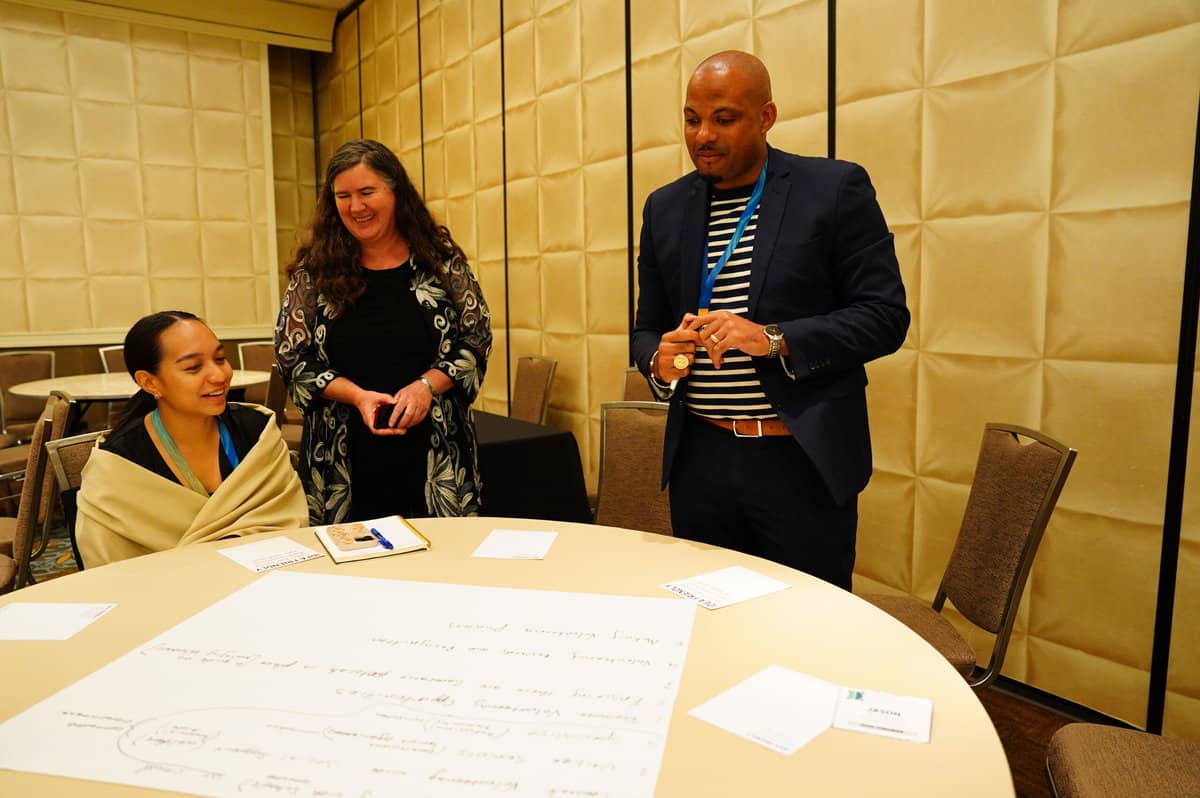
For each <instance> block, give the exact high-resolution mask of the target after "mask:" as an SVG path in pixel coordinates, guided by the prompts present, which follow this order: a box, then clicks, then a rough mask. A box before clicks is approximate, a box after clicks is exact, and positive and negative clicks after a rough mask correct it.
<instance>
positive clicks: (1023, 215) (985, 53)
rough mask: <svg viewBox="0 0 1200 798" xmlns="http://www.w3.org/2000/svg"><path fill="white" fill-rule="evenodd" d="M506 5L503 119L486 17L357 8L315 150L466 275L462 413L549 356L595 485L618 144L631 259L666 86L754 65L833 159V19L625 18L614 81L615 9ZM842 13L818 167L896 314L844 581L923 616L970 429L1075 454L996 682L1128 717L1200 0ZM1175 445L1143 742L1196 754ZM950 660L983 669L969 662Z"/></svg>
mask: <svg viewBox="0 0 1200 798" xmlns="http://www.w3.org/2000/svg"><path fill="white" fill-rule="evenodd" d="M502 8H503V15H504V21H503V31H504V34H503V36H504V54H505V67H504V70H503V72H502V74H503V77H504V83H503V90H504V94H503V101H502V100H501V96H500V91H501V87H500V86H499V85H497V84H498V76H499V75H500V74H501V71H500V68H499V54H498V49H499V48H498V39H499V37H500V34H499V31H500V29H501V24H500V19H499V11H498V8H497V3H494V2H467V0H443V2H440V3H439V2H430V0H422V2H421V3H420V7H419V10H418V9H417V8H416V4H415V3H410V2H401V3H385V2H380V0H367V2H366V3H364V4H363V5H362V6H361V7H360V9H359V12H358V14H357V15H355V16H353V17H351V18H348V19H347V20H346V21H345V22H344V23H343V24H342V26H341V28H340V29H339V32H338V40H337V43H336V46H335V51H334V55H333V57H332V58H331V59H330V60H329V61H328V62H327V63H325V64H324V65H323V67H322V72H321V74H322V82H321V87H320V88H319V95H320V107H321V109H322V116H321V129H322V133H321V149H322V151H323V152H326V153H327V152H328V151H330V150H331V148H332V147H333V146H336V143H337V142H338V141H340V140H342V139H343V138H345V137H350V136H356V135H358V134H359V129H360V124H361V126H362V129H363V130H364V131H365V132H366V133H367V135H377V136H378V137H380V138H382V139H383V140H384V141H387V142H388V143H390V144H392V145H393V146H394V147H396V148H397V149H398V151H400V152H401V153H402V155H403V157H404V159H405V161H406V163H409V164H411V165H412V170H413V171H414V173H415V174H421V175H423V177H424V179H425V190H426V193H427V196H428V197H429V199H430V202H431V204H432V205H433V207H434V208H435V209H437V210H438V211H439V212H440V213H441V214H443V218H444V219H445V220H446V221H447V223H448V224H450V226H451V227H452V228H453V229H454V231H455V234H456V236H458V237H459V239H460V241H462V242H463V243H464V246H466V247H467V250H468V252H469V253H470V254H471V255H472V256H473V258H474V260H475V262H476V265H477V268H478V270H479V272H480V274H481V277H482V278H483V280H484V286H485V290H486V291H487V293H488V298H489V300H490V301H491V303H492V306H493V308H494V309H496V311H497V316H496V320H497V326H498V327H503V326H504V324H505V322H506V321H507V324H508V327H509V330H510V334H511V340H505V339H503V338H501V339H499V340H498V342H499V343H500V344H501V346H499V347H498V348H497V354H496V356H495V362H496V366H497V367H496V368H494V370H493V372H492V376H490V377H489V384H488V386H487V389H486V391H485V399H484V402H485V406H490V407H498V406H500V407H502V403H503V401H504V396H505V389H504V381H503V379H501V377H500V376H499V375H501V374H502V371H501V369H502V368H503V366H502V363H503V361H504V359H505V358H506V356H515V355H519V354H525V353H541V354H549V355H551V356H553V357H556V358H558V360H559V374H560V375H561V376H560V379H559V381H558V382H557V383H556V386H555V390H554V394H553V396H552V400H551V403H552V418H551V420H552V422H553V423H556V424H559V425H562V426H567V427H569V428H571V429H573V430H574V431H575V433H576V435H577V437H578V438H579V440H580V444H581V448H582V450H583V452H584V456H585V458H586V460H587V461H588V462H589V463H590V464H591V467H592V468H593V469H594V465H595V462H596V457H597V454H598V452H597V433H598V421H597V418H598V408H599V405H600V403H602V402H604V401H609V400H612V399H616V398H619V392H620V387H619V385H620V377H619V375H620V372H621V370H622V369H623V368H624V366H625V365H626V350H625V343H624V335H625V333H626V330H627V324H628V321H627V318H628V304H627V300H626V291H627V290H628V283H627V279H626V272H625V267H624V263H625V257H626V249H625V236H626V230H625V218H626V214H627V212H628V211H629V210H630V208H629V206H628V205H627V203H626V202H625V200H624V190H625V186H624V174H623V172H624V156H625V140H624V139H625V134H626V123H627V121H628V131H629V135H630V138H631V141H632V156H633V205H632V210H633V218H634V225H635V229H634V231H633V232H634V240H636V234H637V230H636V225H637V224H638V220H639V218H640V207H641V203H642V201H643V200H644V198H645V196H646V195H647V194H648V193H649V191H650V190H652V189H653V188H654V187H656V186H657V185H660V184H662V183H664V182H666V181H668V180H671V179H673V178H675V177H677V176H678V175H680V174H682V173H683V172H685V171H687V170H688V169H690V165H689V163H688V159H687V155H686V152H685V151H684V148H683V144H682V130H681V124H680V123H681V114H680V109H681V105H682V97H683V89H684V86H685V83H686V80H687V77H688V75H689V74H690V72H691V70H692V68H693V67H694V65H695V64H696V63H697V62H698V61H699V60H700V59H701V58H703V57H704V56H705V55H707V54H709V53H711V52H714V51H716V50H719V49H724V48H728V47H737V48H742V49H747V50H751V51H753V52H755V53H757V54H758V55H760V56H761V57H762V58H763V59H764V60H765V61H766V63H767V65H768V67H769V68H770V69H771V71H772V74H773V77H774V88H775V98H776V101H777V103H778V105H779V110H780V121H779V123H778V125H777V126H776V128H775V130H774V132H773V134H772V137H771V138H772V142H773V143H774V144H775V145H776V146H780V147H783V148H785V149H789V150H793V151H797V152H803V153H808V154H816V155H823V154H826V153H827V151H828V145H829V142H828V141H827V132H826V131H827V129H828V128H827V126H828V118H827V113H826V112H827V110H828V109H827V96H828V95H827V91H828V89H827V87H828V83H827V74H826V73H827V69H826V64H827V59H828V53H827V48H826V41H827V39H826V32H827V28H826V24H827V12H828V8H827V5H826V3H825V2H824V0H812V1H810V2H783V1H782V0H734V1H731V2H723V3H719V4H718V3H708V2H693V1H692V0H678V2H661V3H659V2H655V3H650V2H632V3H631V4H630V14H631V29H632V41H631V55H630V59H629V61H628V63H627V62H626V60H625V55H624V42H623V35H622V30H621V25H622V23H623V18H622V15H623V13H624V9H623V4H619V3H615V2H599V1H596V2H593V0H587V1H586V2H571V1H570V0H564V1H561V2H538V3H532V2H525V3H517V2H504V3H503V4H502ZM837 17H838V25H837V38H836V44H837V59H836V65H837V75H836V103H837V107H836V135H835V140H834V142H833V145H834V148H835V149H836V154H837V155H838V156H839V157H843V158H847V159H850V160H855V161H858V162H861V163H863V164H864V165H865V166H866V167H867V169H868V170H869V171H870V173H871V175H872V177H873V179H874V181H875V184H876V186H877V189H878V192H879V197H880V201H881V203H882V205H883V208H884V211H885V214H886V215H887V218H888V220H889V223H890V225H891V226H892V228H893V230H894V232H895V234H896V241H897V248H898V251H899V253H900V259H901V264H902V267H903V270H904V275H905V279H906V283H907V286H908V289H909V302H910V306H911V308H912V310H913V325H912V328H911V331H910V334H909V337H908V341H907V342H906V344H905V346H904V347H903V349H902V350H901V351H900V352H898V353H897V354H895V355H892V356H890V357H888V358H885V359H883V360H881V361H879V362H877V363H874V364H872V365H871V367H870V369H869V371H870V377H871V380H872V385H871V388H870V389H869V395H870V402H871V413H872V435H873V438H874V443H875V453H876V471H875V476H874V478H873V480H872V483H871V486H870V487H869V488H868V490H867V492H866V493H865V494H864V496H863V498H862V502H861V505H860V507H861V515H862V522H861V525H860V533H859V561H858V569H857V575H856V585H857V589H859V590H862V591H885V592H886V591H891V592H900V593H912V594H915V595H918V596H921V597H923V598H926V599H929V598H932V596H933V593H934V591H935V590H936V587H937V583H938V580H939V578H940V576H941V573H942V571H943V569H944V567H945V563H946V560H947V558H948V556H949V553H950V549H951V547H952V545H953V541H954V537H955V535H956V532H957V527H958V522H959V520H960V518H961V515H962V511H963V507H964V505H965V502H966V497H967V492H968V490H969V486H970V480H971V476H972V472H973V468H974V462H975V457H976V454H977V451H978V446H979V442H980V438H981V435H982V429H983V425H984V423H986V422H988V421H1008V422H1013V423H1018V424H1022V425H1025V426H1029V427H1034V428H1037V429H1041V430H1043V431H1044V432H1046V433H1047V434H1050V435H1052V436H1054V437H1057V438H1059V439H1061V440H1063V441H1064V442H1067V443H1069V444H1070V445H1072V446H1074V447H1076V448H1077V449H1079V450H1080V453H1081V454H1080V457H1079V460H1078V461H1077V463H1076V466H1075V470H1074V472H1073V474H1072V476H1071V478H1070V480H1069V482H1068V484H1067V488H1066V490H1065V492H1064V493H1063V495H1062V498H1061V500H1060V502H1059V506H1058V510H1057V511H1056V513H1055V515H1054V517H1053V519H1052V521H1051V524H1050V527H1049V529H1048V531H1047V534H1046V537H1045V540H1044V542H1043V544H1042V549H1041V552H1040V553H1039V556H1038V560H1037V563H1036V565H1035V567H1034V571H1033V575H1032V577H1031V580H1030V584H1029V588H1028V590H1027V594H1026V595H1025V597H1024V599H1023V602H1022V605H1021V615H1020V618H1019V620H1018V622H1017V627H1016V631H1015V633H1014V637H1013V642H1012V645H1011V647H1010V650H1009V655H1008V660H1007V665H1006V669H1005V672H1006V674H1007V675H1009V676H1011V677H1012V678H1014V679H1018V680H1021V681H1024V682H1027V683H1029V684H1031V685H1034V686H1035V687H1038V688H1041V689H1043V690H1046V691H1048V692H1051V693H1054V694H1057V695H1061V696H1064V697H1066V698H1068V699H1070V700H1073V701H1076V702H1079V703H1081V704H1084V705H1087V706H1091V707H1094V708H1096V709H1099V710H1100V711H1103V712H1106V713H1109V714H1111V715H1114V716H1117V717H1120V718H1123V719H1125V720H1128V721H1130V722H1132V723H1134V724H1138V725H1141V724H1144V723H1145V717H1146V715H1145V712H1146V702H1147V690H1148V681H1149V676H1148V674H1149V667H1150V656H1151V636H1152V631H1153V624H1154V616H1155V606H1156V586H1157V578H1158V560H1159V548H1160V541H1161V525H1162V520H1163V512H1164V496H1165V492H1166V472H1167V455H1168V448H1169V445H1170V433H1171V408H1172V396H1173V391H1174V381H1175V363H1176V354H1177V349H1178V336H1179V333H1178V330H1179V318H1180V301H1181V289H1182V275H1183V264H1184V248H1185V243H1186V235H1187V218H1188V210H1189V204H1188V198H1189V190H1190V185H1191V164H1192V159H1193V153H1194V145H1195V134H1196V108H1197V93H1198V88H1200V6H1197V5H1196V4H1194V3H1190V2H1169V1H1167V0H1158V1H1155V2H1142V3H1138V4H1136V5H1130V4H1128V3H1125V2H1118V0H1111V1H1109V2H1086V3H1085V2H1075V1H1073V0H1060V1H1059V2H1050V1H1049V0H1047V1H1046V2H1037V3H1016V4H1014V3H970V4H966V3H961V2H957V1H956V0H894V2H888V3H877V2H871V0H842V2H840V3H838V14H837ZM418 20H419V21H418ZM418 30H419V32H420V37H419V39H420V47H419V48H418V36H417V35H416V34H417V32H418ZM360 37H361V52H362V53H363V55H362V60H361V64H362V68H361V70H360V69H359V56H358V52H359V41H360ZM418 50H419V53H418ZM368 65H370V66H368ZM626 70H628V72H629V75H630V78H631V83H632V114H631V115H630V118H629V120H626V119H625V115H624V100H625V97H624V87H623V83H624V79H625V73H626ZM360 72H361V75H362V78H361V83H360V81H359V78H358V75H359V74H360ZM360 89H361V91H362V114H361V117H360V114H359V104H358V96H359V91H360ZM501 109H503V113H504V119H505V122H506V125H507V149H504V148H502V147H501V145H500V143H499V132H498V130H497V116H498V115H499V114H500V113H501ZM422 110H423V111H424V118H423V123H422ZM422 124H423V129H422ZM505 157H506V158H507V169H506V170H501V169H500V168H499V167H500V164H502V163H504V161H503V160H502V159H503V158H505ZM505 188H507V205H505V204H504V189H505ZM505 211H507V216H505ZM505 237H507V242H508V260H507V269H505V262H504V249H503V244H504V241H505ZM472 246H473V247H474V249H472ZM505 290H507V292H508V297H509V303H508V308H507V312H506V311H505V310H504V309H503V301H502V297H503V295H504V292H505ZM505 344H507V348H506V347H505ZM1193 416H1194V418H1195V414H1193ZM1198 441H1200V419H1198V420H1197V421H1196V422H1194V423H1193V424H1192V440H1191V442H1190V443H1191V446H1190V450H1191V452H1192V453H1193V458H1192V459H1193V468H1192V470H1191V471H1192V476H1191V477H1190V479H1189V480H1188V484H1187V490H1186V492H1185V506H1184V517H1183V544H1182V548H1181V552H1180V557H1181V561H1180V569H1179V579H1180V581H1179V587H1178V595H1177V603H1176V608H1175V610H1176V611H1175V625H1174V639H1173V646H1172V657H1171V667H1170V672H1169V679H1168V685H1167V687H1168V694H1167V704H1166V723H1165V730H1166V732H1167V733H1168V734H1171V735H1175V736H1184V737H1189V738H1192V739H1200V665H1198V663H1200V626H1198V625H1197V623H1196V622H1195V619H1196V618H1197V617H1200V485H1198V483H1197V477H1196V476H1195V474H1196V470H1197V469H1196V467H1195V464H1194V461H1195V452H1197V451H1200V446H1197V443H1198ZM951 617H952V618H954V619H955V620H956V621H957V620H958V619H957V618H956V617H955V616H954V614H953V612H952V611H951ZM974 642H975V643H976V646H977V648H978V649H979V654H980V656H981V658H984V657H986V656H987V654H988V653H989V649H990V645H991V643H990V640H988V639H985V638H983V637H979V638H977V639H975V640H974Z"/></svg>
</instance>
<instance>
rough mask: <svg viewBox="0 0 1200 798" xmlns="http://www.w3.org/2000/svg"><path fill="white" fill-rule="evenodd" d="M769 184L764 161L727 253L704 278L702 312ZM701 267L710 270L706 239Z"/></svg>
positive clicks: (706, 310) (728, 245) (701, 293)
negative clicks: (764, 185)
mask: <svg viewBox="0 0 1200 798" xmlns="http://www.w3.org/2000/svg"><path fill="white" fill-rule="evenodd" d="M766 182H767V162H766V161H763V165H762V171H761V172H759V173H758V182H757V183H755V184H754V192H753V193H752V194H751V195H750V199H749V200H747V201H746V207H745V209H744V210H743V211H742V215H741V217H740V218H739V219H738V223H737V227H735V228H734V229H733V237H732V238H730V239H729V243H728V244H727V245H726V246H725V252H723V253H722V254H721V258H720V260H718V261H717V263H716V265H715V266H713V267H712V269H709V271H708V274H706V275H705V276H704V282H703V283H702V284H701V285H700V312H701V313H707V312H708V306H709V303H711V302H712V292H713V286H714V285H716V283H717V275H719V274H720V273H721V269H724V268H725V263H726V262H727V261H728V260H729V256H730V255H732V254H733V251H734V250H735V249H737V245H738V242H740V241H741V240H742V233H744V232H746V225H748V224H750V217H752V216H754V212H755V211H756V210H758V203H759V201H760V200H762V193H763V184H765V183H766ZM701 267H702V268H704V269H708V239H707V238H705V243H704V260H703V262H702V263H701ZM702 273H703V272H702Z"/></svg>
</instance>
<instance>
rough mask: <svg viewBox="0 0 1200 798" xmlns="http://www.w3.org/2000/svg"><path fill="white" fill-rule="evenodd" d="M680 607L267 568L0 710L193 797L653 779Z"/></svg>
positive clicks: (33, 751)
mask: <svg viewBox="0 0 1200 798" xmlns="http://www.w3.org/2000/svg"><path fill="white" fill-rule="evenodd" d="M694 612H695V608H694V606H693V605H691V604H689V603H686V602H680V601H675V600H673V599H667V598H663V599H653V598H636V597H622V596H601V595H584V594H575V593H550V592H545V591H535V590H512V589H502V588H480V587H467V586H461V585H442V584H430V583H416V582H399V581H391V580H377V579H365V578H356V577H339V576H327V575H316V574H300V573H291V572H281V571H275V572H272V573H270V574H268V575H266V576H264V577H263V578H262V579H260V580H258V581H256V582H255V583H253V584H251V585H249V586H247V587H246V588H243V589H242V590H240V591H238V592H237V593H234V594H232V595H231V596H229V597H228V598H226V599H224V600H223V601H220V602H218V603H217V604H215V605H213V606H212V607H210V608H208V609H207V610H204V611H203V612H201V613H199V614H197V615H195V616H193V617H192V618H190V619H188V620H187V621H184V622H183V623H181V624H179V625H178V626H176V627H175V628H173V629H171V630H169V631H167V632H166V633H164V634H162V635H160V636H159V637H158V638H156V639H154V640H151V641H150V642H148V643H146V644H145V645H143V646H141V647H140V648H137V649H135V650H134V651H132V652H130V653H129V654H126V655H125V656H123V657H121V658H120V659H118V660H116V661H115V662H113V663H111V664H110V665H108V666H106V667H104V668H102V669H101V670H99V671H97V672H96V673H93V674H92V675H90V676H88V677H86V678H84V679H82V680H81V681H79V682H77V683H76V684H74V685H71V686H70V687H68V688H66V689H64V690H63V691H61V692H59V693H58V694H56V695H54V696H51V697H50V698H48V699H47V700H45V701H43V702H42V703H40V704H37V705H35V706H33V707H31V708H30V709H29V710H27V711H25V712H24V713H22V714H21V715H18V716H17V717H15V718H12V719H11V720H9V721H7V722H6V723H4V724H2V725H0V767H5V768H12V769H19V770H28V771H33V772H37V773H48V774H55V775H63V776H73V777H76V778H85V779H93V780H99V781H107V782H113V783H117V784H131V785H137V786H145V787H153V788H158V789H166V790H177V791H181V792H187V793H192V794H196V795H227V794H233V793H237V794H239V795H248V796H254V795H277V794H294V795H326V796H351V795H354V796H358V795H364V794H375V795H428V796H441V795H447V796H448V795H464V794H465V795H492V794H503V795H518V796H521V795H538V796H582V795H595V796H601V795H607V796H649V795H652V794H653V792H654V784H655V781H656V779H657V775H658V769H659V765H660V762H661V758H662V751H663V745H664V742H665V739H666V734H667V727H668V723H669V718H670V715H671V711H672V707H673V705H674V703H675V696H676V693H677V691H678V686H679V677H680V674H681V672H682V670H683V664H684V659H685V657H686V655H687V644H688V639H689V637H690V634H691V627H692V620H693V617H694Z"/></svg>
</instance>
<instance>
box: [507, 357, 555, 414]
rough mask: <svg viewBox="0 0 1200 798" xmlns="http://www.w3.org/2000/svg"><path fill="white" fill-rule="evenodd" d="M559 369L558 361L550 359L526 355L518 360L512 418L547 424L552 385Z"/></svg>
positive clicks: (509, 411) (511, 411)
mask: <svg viewBox="0 0 1200 798" xmlns="http://www.w3.org/2000/svg"><path fill="white" fill-rule="evenodd" d="M557 367H558V361H557V360H554V359H553V358H549V357H538V356H536V355H525V356H524V357H519V358H517V375H516V377H515V378H514V379H513V395H512V402H511V403H510V404H509V406H508V415H509V417H510V418H519V419H521V420H522V421H532V422H533V423H534V424H544V423H545V421H546V408H548V407H549V406H550V384H551V383H552V382H554V370H555V369H556V368H557Z"/></svg>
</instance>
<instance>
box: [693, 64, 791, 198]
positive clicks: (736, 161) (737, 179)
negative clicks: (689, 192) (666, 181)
mask: <svg viewBox="0 0 1200 798" xmlns="http://www.w3.org/2000/svg"><path fill="white" fill-rule="evenodd" d="M777 113H778V112H777V110H776V108H775V103H773V102H771V76H770V75H768V74H767V68H766V67H765V66H763V62H762V61H759V60H758V59H757V58H755V57H754V56H752V55H750V53H743V52H741V51H740V50H726V51H724V52H720V53H717V54H716V55H710V56H709V57H708V58H706V59H704V60H703V61H701V62H700V66H698V67H696V71H695V72H693V73H692V79H691V80H689V81H688V86H687V99H686V101H685V102H684V106H683V133H684V139H685V140H686V142H687V147H688V154H689V155H691V157H692V163H694V164H695V165H696V171H697V172H698V173H699V174H700V176H701V177H703V178H704V179H705V180H707V181H708V182H710V183H712V184H713V185H715V186H716V187H717V188H721V189H724V188H737V187H739V186H743V185H747V184H749V183H752V182H754V181H755V180H756V179H757V178H758V175H759V172H760V170H761V169H762V165H763V163H764V162H765V161H766V159H767V131H769V130H770V129H771V126H772V125H774V124H775V117H776V115H777Z"/></svg>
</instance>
